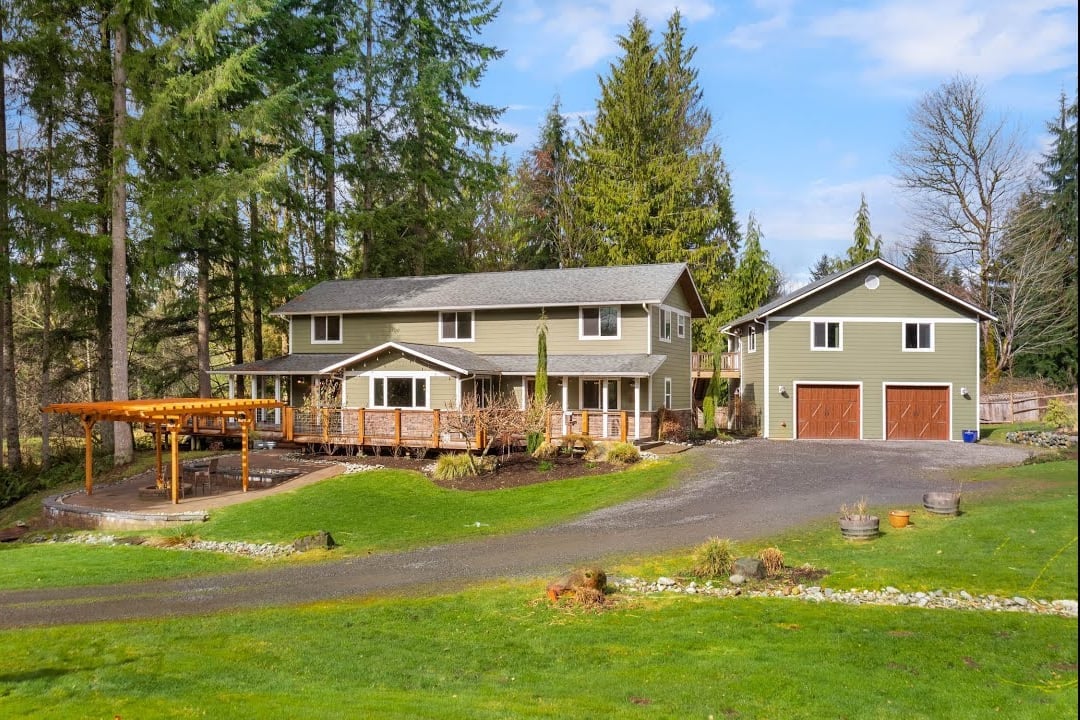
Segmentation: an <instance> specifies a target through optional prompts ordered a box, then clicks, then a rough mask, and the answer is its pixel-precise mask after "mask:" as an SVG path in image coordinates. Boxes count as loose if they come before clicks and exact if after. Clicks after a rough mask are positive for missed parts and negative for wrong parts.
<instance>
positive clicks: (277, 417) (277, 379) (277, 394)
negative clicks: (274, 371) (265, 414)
mask: <svg viewBox="0 0 1080 720" xmlns="http://www.w3.org/2000/svg"><path fill="white" fill-rule="evenodd" d="M274 399H275V400H277V401H278V402H281V376H280V375H275V376H274ZM274 424H275V425H277V426H278V427H280V426H281V408H280V407H276V408H274Z"/></svg>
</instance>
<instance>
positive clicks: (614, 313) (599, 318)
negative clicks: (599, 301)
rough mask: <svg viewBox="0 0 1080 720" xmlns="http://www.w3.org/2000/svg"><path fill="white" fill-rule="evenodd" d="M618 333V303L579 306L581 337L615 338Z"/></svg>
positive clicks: (586, 338)
mask: <svg viewBox="0 0 1080 720" xmlns="http://www.w3.org/2000/svg"><path fill="white" fill-rule="evenodd" d="M619 334H620V333H619V306H618V305H600V306H597V307H583V308H581V339H583V340H597V339H603V340H608V339H611V340H617V339H618V338H619Z"/></svg>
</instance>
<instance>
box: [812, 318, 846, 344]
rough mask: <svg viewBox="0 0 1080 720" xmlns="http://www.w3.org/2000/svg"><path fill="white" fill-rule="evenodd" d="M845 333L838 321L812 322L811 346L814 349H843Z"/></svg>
mask: <svg viewBox="0 0 1080 720" xmlns="http://www.w3.org/2000/svg"><path fill="white" fill-rule="evenodd" d="M843 347H844V342H843V335H842V334H841V332H840V323H838V322H814V323H810V348H811V349H812V350H842V349H843Z"/></svg>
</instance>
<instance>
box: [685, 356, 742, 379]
mask: <svg viewBox="0 0 1080 720" xmlns="http://www.w3.org/2000/svg"><path fill="white" fill-rule="evenodd" d="M715 357H716V353H711V352H695V353H691V354H690V373H691V374H692V375H702V374H708V375H712V373H713V368H714V367H715V364H714V358H715ZM720 372H721V373H723V374H726V373H735V374H738V372H739V353H737V352H724V353H720Z"/></svg>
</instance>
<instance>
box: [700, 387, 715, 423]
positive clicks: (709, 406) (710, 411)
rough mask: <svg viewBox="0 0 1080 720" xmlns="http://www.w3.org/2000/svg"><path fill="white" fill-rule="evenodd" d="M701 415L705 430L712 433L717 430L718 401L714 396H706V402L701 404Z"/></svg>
mask: <svg viewBox="0 0 1080 720" xmlns="http://www.w3.org/2000/svg"><path fill="white" fill-rule="evenodd" d="M701 414H702V416H703V417H702V420H703V423H702V424H703V425H704V426H705V428H704V429H705V430H707V431H712V430H715V429H716V400H715V398H713V396H712V395H706V396H705V400H704V401H702V403H701Z"/></svg>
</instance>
